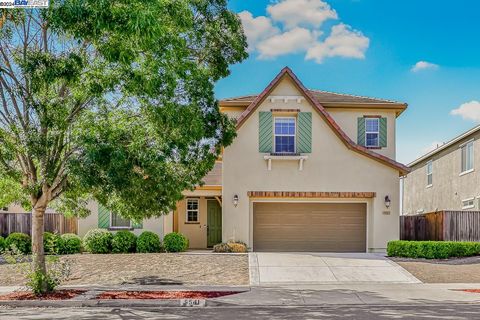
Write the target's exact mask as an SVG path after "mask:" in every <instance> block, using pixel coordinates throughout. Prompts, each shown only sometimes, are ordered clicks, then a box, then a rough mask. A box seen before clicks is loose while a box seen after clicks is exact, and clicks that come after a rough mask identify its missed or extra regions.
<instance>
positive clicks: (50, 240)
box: [43, 232, 63, 254]
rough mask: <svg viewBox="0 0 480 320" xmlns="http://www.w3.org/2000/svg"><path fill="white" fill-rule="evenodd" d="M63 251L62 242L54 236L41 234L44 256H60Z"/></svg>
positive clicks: (54, 234)
mask: <svg viewBox="0 0 480 320" xmlns="http://www.w3.org/2000/svg"><path fill="white" fill-rule="evenodd" d="M62 250H63V240H62V238H61V237H60V236H59V235H58V234H56V233H51V232H45V233H44V234H43V251H44V252H45V254H61V253H62Z"/></svg>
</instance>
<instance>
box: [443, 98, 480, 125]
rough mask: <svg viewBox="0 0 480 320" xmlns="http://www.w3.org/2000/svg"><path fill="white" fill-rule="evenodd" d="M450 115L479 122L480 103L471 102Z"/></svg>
mask: <svg viewBox="0 0 480 320" xmlns="http://www.w3.org/2000/svg"><path fill="white" fill-rule="evenodd" d="M450 114H451V115H454V116H461V117H462V118H463V119H464V120H471V121H475V122H480V102H479V101H476V100H472V101H470V102H466V103H464V104H462V105H460V106H459V107H458V108H457V109H453V110H452V111H450Z"/></svg>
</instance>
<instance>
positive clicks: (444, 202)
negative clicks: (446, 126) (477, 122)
mask: <svg viewBox="0 0 480 320" xmlns="http://www.w3.org/2000/svg"><path fill="white" fill-rule="evenodd" d="M479 137H480V126H477V127H475V128H473V129H471V130H469V131H467V132H465V133H464V134H461V135H460V136H458V137H456V138H454V139H453V140H451V141H449V142H447V143H445V144H443V145H441V146H439V147H438V148H436V149H435V150H433V151H431V152H429V153H427V154H426V155H424V156H422V157H420V158H418V159H417V160H415V161H413V162H412V163H410V164H409V167H410V168H411V172H410V173H409V174H408V175H407V176H406V177H405V178H404V179H403V214H420V213H428V212H434V211H439V210H480V203H479V199H480V175H479V174H478V171H477V170H478V169H479V168H480V152H479V150H480V140H479Z"/></svg>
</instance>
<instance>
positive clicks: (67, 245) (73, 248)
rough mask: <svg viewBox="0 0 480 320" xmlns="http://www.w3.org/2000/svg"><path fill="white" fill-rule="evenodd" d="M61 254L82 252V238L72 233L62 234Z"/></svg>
mask: <svg viewBox="0 0 480 320" xmlns="http://www.w3.org/2000/svg"><path fill="white" fill-rule="evenodd" d="M61 237H62V240H63V248H62V254H75V253H80V252H82V239H80V237H79V236H77V235H76V234H73V233H65V234H62V236H61Z"/></svg>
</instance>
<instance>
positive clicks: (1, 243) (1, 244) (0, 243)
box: [0, 236, 5, 252]
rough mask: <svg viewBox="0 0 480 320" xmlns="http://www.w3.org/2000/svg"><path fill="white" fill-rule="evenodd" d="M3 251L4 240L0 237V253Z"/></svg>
mask: <svg viewBox="0 0 480 320" xmlns="http://www.w3.org/2000/svg"><path fill="white" fill-rule="evenodd" d="M4 249H5V239H3V237H2V236H0V252H2V251H3V250H4Z"/></svg>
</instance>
